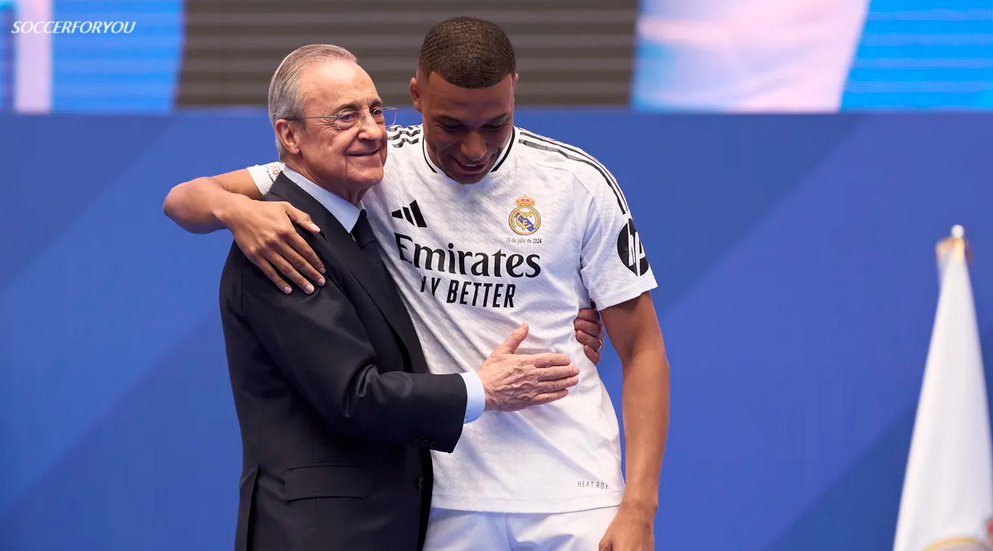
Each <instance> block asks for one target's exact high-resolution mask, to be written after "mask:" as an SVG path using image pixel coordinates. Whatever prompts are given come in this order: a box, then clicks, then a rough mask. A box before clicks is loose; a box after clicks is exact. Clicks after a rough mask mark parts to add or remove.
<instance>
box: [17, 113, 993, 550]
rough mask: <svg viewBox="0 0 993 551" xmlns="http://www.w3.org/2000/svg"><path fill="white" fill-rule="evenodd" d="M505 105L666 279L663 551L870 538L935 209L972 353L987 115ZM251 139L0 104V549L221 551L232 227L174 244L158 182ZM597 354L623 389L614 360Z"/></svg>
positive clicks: (211, 117) (889, 468) (989, 262)
mask: <svg viewBox="0 0 993 551" xmlns="http://www.w3.org/2000/svg"><path fill="white" fill-rule="evenodd" d="M403 119H405V120H406V121H407V122H412V121H413V120H414V119H413V114H412V113H410V112H406V113H404V114H403V116H402V120H403ZM517 122H518V124H519V125H521V126H525V127H527V128H529V129H531V130H534V131H537V132H540V133H543V134H546V135H550V136H552V137H556V138H559V139H562V140H565V141H569V142H572V143H574V144H576V145H579V146H581V147H583V148H585V149H586V150H587V151H589V152H591V153H593V154H594V155H596V156H597V157H599V159H600V160H601V161H603V162H604V163H605V164H606V165H607V166H608V167H610V168H611V169H612V171H613V172H614V173H615V175H616V176H617V179H618V180H619V181H620V182H621V185H622V187H623V188H624V191H625V193H626V195H627V198H628V201H629V203H630V204H631V205H632V207H633V212H634V216H635V219H636V222H637V224H638V228H639V230H640V233H641V234H642V236H643V239H644V241H645V245H646V248H647V251H648V254H649V258H650V260H651V261H652V265H653V267H654V271H655V274H656V276H657V278H658V280H659V282H660V287H659V289H658V290H657V291H655V292H654V295H653V296H654V299H655V303H656V307H657V309H658V312H659V319H660V321H661V325H662V329H663V333H664V335H665V337H666V342H667V346H668V354H669V359H670V362H671V364H672V423H671V428H670V437H669V447H668V452H667V454H666V459H665V467H664V469H663V475H662V481H661V491H660V495H659V501H660V508H659V515H658V521H657V524H656V532H657V548H658V549H682V548H693V549H736V550H741V551H753V550H755V551H758V550H765V551H778V550H787V549H805V550H811V551H816V550H824V551H828V550H831V551H836V550H838V549H846V550H857V549H866V550H869V549H884V548H888V547H890V546H891V545H892V537H893V532H894V528H895V523H896V513H897V506H898V503H899V494H900V487H901V483H902V479H903V471H904V467H905V462H906V454H907V450H908V447H909V442H910V435H911V430H912V425H913V416H914V412H915V407H916V402H917V396H918V392H919V389H920V382H921V378H922V375H923V369H924V360H925V356H926V353H927V346H928V339H929V337H930V331H931V325H932V322H933V316H934V308H935V305H936V300H937V293H938V286H937V271H936V268H935V258H934V253H933V247H934V244H935V242H936V241H937V240H938V239H939V238H941V237H943V236H944V235H947V233H948V231H949V228H950V227H951V226H952V225H953V224H956V223H958V224H963V225H964V226H965V227H966V229H967V237H970V238H971V241H972V243H973V246H974V248H975V249H976V262H975V264H974V266H973V267H972V276H973V282H974V286H975V296H976V303H977V304H976V306H977V311H978V319H979V323H980V332H981V334H982V338H983V344H984V347H985V350H986V359H985V364H986V366H987V367H988V368H990V367H993V358H991V352H993V224H991V211H993V185H991V183H990V166H989V158H990V157H989V151H990V150H991V146H993V116H986V115H968V116H966V115H954V114H944V115H937V114H903V115H839V116H740V117H737V116H735V117H728V116H692V115H646V114H638V113H633V112H629V111H624V110H600V111H597V110H554V111H533V110H520V111H519V113H518V119H517ZM591 129H595V131H591ZM55 152H57V154H56V153H55ZM273 157H274V152H273V147H272V134H271V130H270V129H269V125H268V121H267V119H266V116H265V114H264V113H262V112H258V111H251V112H244V113H231V114H216V113H214V114H196V113H187V114H177V115H169V116H123V115H121V116H83V115H58V116H52V117H15V116H0V166H2V167H3V168H4V173H5V174H4V176H5V182H6V185H5V186H4V190H5V192H4V200H3V201H2V202H0V250H2V251H3V252H4V254H3V260H0V411H2V416H0V534H3V537H2V538H0V548H3V549H11V550H14V549H16V550H22V549H23V550H39V549H53V550H54V549H79V550H94V551H96V550H99V551H117V550H121V551H124V550H131V549H139V548H140V549H143V550H148V551H154V550H163V551H164V550H170V551H171V550H174V549H205V550H207V549H210V550H215V549H228V548H230V547H231V544H232V534H233V529H234V523H235V509H236V499H237V481H238V474H239V470H240V455H239V454H240V440H239V437H238V427H237V422H236V419H235V414H234V407H233V403H232V399H231V395H230V388H229V383H228V378H227V369H226V366H225V358H224V353H223V341H222V335H221V328H220V320H219V315H218V308H217V284H218V278H219V273H220V269H221V266H222V264H223V261H224V257H225V253H226V250H227V247H228V246H229V244H230V237H229V235H228V234H227V233H223V232H219V233H216V234H212V235H209V236H193V235H189V234H186V233H184V232H183V231H182V230H180V229H179V228H178V227H176V226H174V225H173V224H172V223H171V222H170V221H168V220H167V219H166V218H165V216H163V215H162V213H161V205H162V201H163V199H164V197H165V195H166V193H167V192H168V190H169V188H170V187H171V186H172V185H174V184H176V183H178V182H180V181H183V180H186V179H190V178H192V177H194V176H198V175H203V174H214V173H218V172H223V171H227V170H232V169H234V168H238V167H242V166H247V165H250V164H255V163H261V162H265V161H269V160H272V158H273ZM601 371H602V373H603V376H604V379H605V380H606V382H607V384H608V387H609V389H610V391H611V393H612V395H613V398H614V400H615V405H619V404H620V400H619V396H618V392H619V388H620V369H619V365H618V363H617V359H616V356H614V355H613V353H609V354H607V356H606V358H605V360H604V361H603V363H602V364H601ZM987 380H991V378H990V377H989V376H988V377H987Z"/></svg>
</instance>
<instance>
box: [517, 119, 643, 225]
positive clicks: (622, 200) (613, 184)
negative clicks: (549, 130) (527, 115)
mask: <svg viewBox="0 0 993 551" xmlns="http://www.w3.org/2000/svg"><path fill="white" fill-rule="evenodd" d="M521 134H522V135H524V136H527V137H529V138H532V139H534V140H537V141H540V142H544V143H547V144H550V145H554V146H556V147H559V148H561V149H564V150H565V151H567V152H570V153H572V154H574V155H576V156H578V157H581V158H582V159H585V161H580V162H585V163H586V164H589V165H591V166H593V167H594V168H596V169H597V171H598V172H599V173H600V174H601V175H603V177H604V179H605V180H607V185H608V186H610V189H611V191H613V192H614V195H615V196H616V197H617V201H618V203H619V204H621V213H622V214H623V213H625V212H627V210H628V209H629V208H630V207H629V206H628V202H627V198H626V197H624V192H622V191H621V186H619V185H618V184H617V180H616V179H614V176H613V175H612V174H611V173H610V171H609V170H607V167H605V166H603V165H602V164H600V161H598V160H596V158H594V157H593V156H592V155H590V154H589V153H586V152H585V151H583V150H581V149H579V148H577V147H574V146H571V145H569V144H566V143H562V142H560V141H558V140H553V139H551V138H546V137H544V136H539V135H538V134H535V133H534V132H528V131H527V130H521ZM564 156H566V158H569V157H568V155H564ZM573 160H578V159H573Z"/></svg>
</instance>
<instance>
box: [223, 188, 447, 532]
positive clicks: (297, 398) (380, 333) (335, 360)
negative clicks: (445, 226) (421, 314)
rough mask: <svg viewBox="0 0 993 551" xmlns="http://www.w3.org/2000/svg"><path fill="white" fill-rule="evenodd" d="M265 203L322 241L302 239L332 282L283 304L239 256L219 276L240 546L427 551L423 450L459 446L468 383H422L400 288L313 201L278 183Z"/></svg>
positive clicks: (426, 458)
mask: <svg viewBox="0 0 993 551" xmlns="http://www.w3.org/2000/svg"><path fill="white" fill-rule="evenodd" d="M265 200H268V201H288V202H289V203H291V204H292V205H293V206H295V207H297V208H299V209H300V210H302V211H304V212H306V213H307V214H309V215H310V216H311V218H313V220H314V222H315V223H316V224H317V225H318V226H319V227H320V228H321V229H322V230H323V231H322V233H321V234H319V235H314V234H312V233H310V232H307V231H303V230H301V231H300V235H302V236H303V237H304V239H306V240H307V242H308V243H309V244H310V246H311V247H313V249H314V251H315V252H317V254H318V255H320V257H321V259H322V260H323V261H324V264H325V266H326V268H327V274H326V276H325V279H326V280H327V283H326V285H325V286H324V287H318V288H317V290H316V291H315V292H314V294H312V295H307V294H306V293H304V292H303V291H301V290H299V289H294V291H293V293H292V294H289V295H285V294H283V293H282V292H281V291H280V290H279V289H277V288H276V286H275V285H273V284H272V282H271V281H269V279H267V278H266V277H265V275H264V274H263V273H262V272H261V270H259V269H258V268H257V267H256V266H255V265H253V264H252V263H251V261H249V260H248V258H247V257H246V256H245V255H244V254H243V253H242V252H241V250H240V249H239V248H238V247H237V245H232V247H231V252H230V254H229V255H228V259H227V263H226V264H225V266H224V271H223V274H222V276H221V290H220V303H221V319H222V322H223V325H224V340H225V343H226V348H227V357H228V368H229V371H230V375H231V387H232V390H233V392H234V402H235V407H236V409H237V412H238V422H239V424H240V426H241V437H242V452H243V471H242V477H241V491H240V501H239V506H238V525H237V533H236V537H235V548H236V550H237V551H248V550H254V551H268V550H281V551H282V550H289V551H298V550H300V551H302V550H307V551H310V550H321V551H325V550H326V551H332V550H339V549H340V550H348V551H363V550H368V551H405V550H410V551H415V550H417V549H420V548H421V546H422V545H423V538H424V530H425V527H426V524H427V513H428V507H429V504H430V492H431V480H432V478H431V463H430V455H429V453H428V449H429V448H431V449H437V450H442V451H449V452H450V451H452V450H453V449H454V448H455V443H456V442H457V441H458V438H459V436H460V435H461V431H462V421H463V418H464V416H465V407H466V390H465V384H464V383H463V382H462V381H461V380H460V377H459V376H458V375H430V374H428V373H427V365H426V364H425V360H424V354H423V352H422V351H421V347H420V344H419V342H418V340H417V335H416V333H415V332H414V327H413V324H412V323H411V321H410V317H409V315H408V314H407V311H406V310H405V309H404V307H403V303H402V301H401V300H400V297H399V296H398V294H397V292H396V289H395V288H394V287H393V285H392V281H389V282H384V281H383V279H382V278H381V277H378V276H379V275H380V274H378V273H377V272H375V271H374V270H375V268H374V266H373V265H372V263H371V262H370V261H369V259H368V257H367V256H366V255H365V253H363V252H362V250H361V249H360V248H359V247H358V245H356V244H355V242H354V241H353V240H352V237H351V235H349V234H348V233H347V232H346V231H345V229H344V228H343V227H342V226H341V224H340V223H339V222H338V221H337V219H335V218H334V216H332V215H331V213H329V212H328V211H327V210H326V209H325V208H324V207H323V206H322V205H321V204H320V203H319V202H318V201H317V200H316V199H314V198H313V197H311V196H310V195H308V194H307V193H306V192H304V191H303V190H302V189H300V188H299V187H298V186H297V185H296V184H294V183H293V182H292V181H290V180H289V179H288V178H287V177H286V176H284V175H280V177H279V178H277V180H276V181H275V182H274V183H273V186H272V190H271V191H270V193H269V194H268V195H267V196H266V198H265ZM376 281H380V282H382V283H381V284H379V285H376V284H375V283H374V282H376Z"/></svg>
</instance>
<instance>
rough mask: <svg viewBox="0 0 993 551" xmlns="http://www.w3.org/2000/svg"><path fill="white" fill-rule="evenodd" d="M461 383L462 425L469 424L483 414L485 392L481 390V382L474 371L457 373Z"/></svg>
mask: <svg viewBox="0 0 993 551" xmlns="http://www.w3.org/2000/svg"><path fill="white" fill-rule="evenodd" d="M459 375H461V376H462V382H464V383H465V394H466V402H465V419H464V420H463V421H462V422H463V423H471V422H473V421H475V420H476V419H479V417H480V416H481V415H482V414H483V410H484V409H486V391H485V390H483V381H481V380H479V375H476V373H475V372H474V371H470V372H468V373H459Z"/></svg>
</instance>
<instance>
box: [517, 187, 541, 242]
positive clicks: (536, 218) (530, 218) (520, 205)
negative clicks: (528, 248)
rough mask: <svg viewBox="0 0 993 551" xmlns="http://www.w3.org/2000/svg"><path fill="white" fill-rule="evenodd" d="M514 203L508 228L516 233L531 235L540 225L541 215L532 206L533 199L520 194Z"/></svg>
mask: <svg viewBox="0 0 993 551" xmlns="http://www.w3.org/2000/svg"><path fill="white" fill-rule="evenodd" d="M514 203H516V204H517V208H516V209H514V210H513V211H511V213H510V229H512V230H514V233H516V234H518V235H531V234H532V233H534V232H536V231H538V227H539V226H541V215H540V214H538V211H537V210H536V209H535V208H534V199H532V198H530V197H528V196H527V195H521V196H520V197H518V198H517V200H516V201H514Z"/></svg>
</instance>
